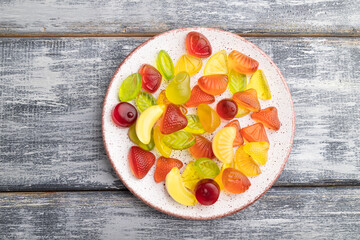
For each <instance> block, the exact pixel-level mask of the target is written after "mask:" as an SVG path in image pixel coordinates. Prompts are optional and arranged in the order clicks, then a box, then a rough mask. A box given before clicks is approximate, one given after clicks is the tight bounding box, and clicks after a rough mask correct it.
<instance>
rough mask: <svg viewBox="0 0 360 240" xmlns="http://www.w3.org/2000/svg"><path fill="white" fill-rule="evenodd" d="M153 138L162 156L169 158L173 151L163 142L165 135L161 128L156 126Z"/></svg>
mask: <svg viewBox="0 0 360 240" xmlns="http://www.w3.org/2000/svg"><path fill="white" fill-rule="evenodd" d="M153 136H154V143H155V146H156V149H157V150H158V151H159V152H160V154H161V155H163V156H164V157H166V158H169V157H170V155H171V152H172V149H171V148H169V147H168V146H166V145H165V143H164V142H163V141H162V139H163V137H164V135H163V134H162V133H161V132H160V126H155V128H154V133H153Z"/></svg>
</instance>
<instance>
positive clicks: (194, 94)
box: [185, 85, 215, 107]
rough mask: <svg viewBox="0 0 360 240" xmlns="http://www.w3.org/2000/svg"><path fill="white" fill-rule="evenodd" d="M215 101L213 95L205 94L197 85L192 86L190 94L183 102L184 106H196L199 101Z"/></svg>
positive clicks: (208, 102)
mask: <svg viewBox="0 0 360 240" xmlns="http://www.w3.org/2000/svg"><path fill="white" fill-rule="evenodd" d="M213 102H215V97H214V96H213V95H210V94H207V93H206V92H204V91H203V90H201V89H200V87H199V86H198V85H196V86H195V87H193V89H192V90H191V95H190V99H189V101H187V102H186V103H185V106H186V107H197V106H198V105H199V104H201V103H205V104H210V103H213Z"/></svg>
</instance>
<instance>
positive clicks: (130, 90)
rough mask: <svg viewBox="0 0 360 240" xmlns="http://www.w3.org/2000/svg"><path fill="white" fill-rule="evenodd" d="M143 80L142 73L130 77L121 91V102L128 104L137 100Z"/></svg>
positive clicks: (122, 84) (123, 83)
mask: <svg viewBox="0 0 360 240" xmlns="http://www.w3.org/2000/svg"><path fill="white" fill-rule="evenodd" d="M141 86H142V80H141V75H140V73H134V74H131V75H130V76H128V77H127V78H126V79H125V80H124V81H123V82H122V83H121V86H120V89H119V99H120V101H121V102H128V101H130V100H133V99H134V98H136V96H137V95H138V93H139V92H140V90H141Z"/></svg>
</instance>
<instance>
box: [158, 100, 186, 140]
mask: <svg viewBox="0 0 360 240" xmlns="http://www.w3.org/2000/svg"><path fill="white" fill-rule="evenodd" d="M187 124H188V120H187V118H186V117H185V116H184V114H182V112H181V110H180V108H179V107H178V106H176V105H175V104H169V105H167V106H166V109H165V112H164V114H163V115H162V118H161V121H160V131H161V133H162V134H170V133H173V132H176V131H179V130H181V129H183V128H185V127H186V126H187Z"/></svg>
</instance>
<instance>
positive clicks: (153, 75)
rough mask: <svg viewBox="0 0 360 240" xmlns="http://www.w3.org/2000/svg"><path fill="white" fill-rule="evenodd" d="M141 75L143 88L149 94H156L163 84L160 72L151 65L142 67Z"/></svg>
mask: <svg viewBox="0 0 360 240" xmlns="http://www.w3.org/2000/svg"><path fill="white" fill-rule="evenodd" d="M139 73H140V75H141V79H142V88H143V89H144V90H145V91H147V92H149V93H154V92H156V90H158V88H159V87H160V84H161V78H162V76H161V74H160V72H159V71H158V70H157V69H156V68H154V67H153V66H151V65H150V64H144V65H142V66H141V67H140V69H139Z"/></svg>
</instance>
